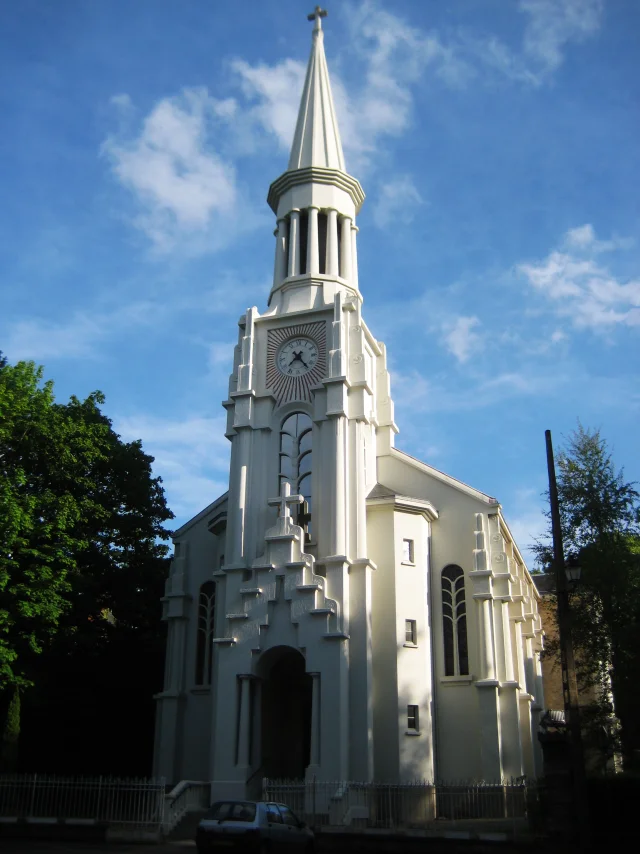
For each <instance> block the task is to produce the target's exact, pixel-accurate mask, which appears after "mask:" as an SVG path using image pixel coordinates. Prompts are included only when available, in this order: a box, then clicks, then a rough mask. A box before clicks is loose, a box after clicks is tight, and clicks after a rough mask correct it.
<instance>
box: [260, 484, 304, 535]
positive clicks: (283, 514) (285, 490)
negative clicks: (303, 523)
mask: <svg viewBox="0 0 640 854" xmlns="http://www.w3.org/2000/svg"><path fill="white" fill-rule="evenodd" d="M303 502H304V498H303V497H302V495H291V484H289V483H288V482H287V481H286V480H283V481H282V486H281V487H280V495H279V497H278V498H269V499H268V500H267V504H268V505H269V507H277V508H278V515H279V516H280V518H281V519H284V521H285V524H286V522H287V520H290V519H291V506H292V505H293V504H302V503H303Z"/></svg>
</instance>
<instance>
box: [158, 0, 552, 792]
mask: <svg viewBox="0 0 640 854" xmlns="http://www.w3.org/2000/svg"><path fill="white" fill-rule="evenodd" d="M323 35H324V34H323V31H322V28H321V19H320V17H319V15H318V14H316V18H315V28H314V32H313V44H312V50H311V56H310V59H309V66H308V69H307V75H306V79H305V83H304V88H303V93H302V99H301V104H300V112H299V116H298V122H297V126H296V130H295V135H294V140H293V145H292V149H291V156H290V160H289V165H288V168H287V170H286V171H285V172H284V173H283V174H282V175H281V176H280V177H279V178H278V179H277V180H276V181H274V182H273V184H272V185H271V187H270V189H269V194H268V202H269V205H270V206H271V209H272V210H273V212H274V214H275V217H276V221H277V228H276V249H275V270H274V279H273V288H272V290H271V293H270V295H269V300H268V305H267V308H266V310H265V311H264V312H262V313H260V312H259V311H258V309H257V308H255V307H254V308H250V309H248V311H247V312H246V314H245V315H244V316H243V317H241V318H240V320H239V331H238V344H237V346H236V347H235V352H234V361H233V371H232V374H231V377H230V382H229V395H228V399H227V400H226V401H225V402H224V404H223V405H224V406H225V408H226V411H227V419H228V420H227V432H226V435H227V437H228V438H229V440H230V442H231V464H230V474H229V490H228V492H227V493H226V494H224V495H222V496H221V497H220V498H218V499H217V500H216V501H214V502H213V503H212V504H210V505H209V506H208V507H206V508H205V509H204V510H203V511H202V512H201V513H199V514H198V515H197V516H196V517H195V518H193V519H192V520H191V521H190V522H188V523H187V524H186V525H184V526H183V527H182V528H180V529H179V530H178V531H177V532H176V534H175V537H174V542H175V555H174V558H173V561H172V564H171V570H170V576H169V578H168V580H167V584H166V594H165V596H164V599H163V608H164V617H165V619H166V620H167V622H168V641H167V657H166V669H165V683H164V688H163V691H162V692H161V693H160V694H159V695H157V697H156V701H157V717H156V734H155V757H154V765H155V767H154V773H155V774H157V775H161V776H164V777H165V778H166V779H167V780H168V781H170V782H174V783H175V782H178V781H179V780H183V779H190V780H208V781H211V782H212V793H213V796H214V797H217V796H219V795H224V796H227V797H228V796H237V797H244V796H246V795H247V794H248V793H249V792H251V791H253V790H254V788H255V781H256V780H259V779H260V778H262V777H265V776H266V777H271V778H296V779H301V778H305V777H306V778H309V777H311V776H315V777H316V779H319V780H334V781H338V780H341V781H348V780H360V781H368V780H374V779H375V780H382V781H390V782H399V781H406V780H415V779H418V778H423V779H428V780H434V779H439V780H461V779H466V780H491V781H497V780H501V779H504V778H505V777H519V776H522V775H527V776H529V777H535V776H537V775H538V774H539V773H540V772H541V757H540V753H539V747H538V740H537V737H536V732H537V721H538V718H539V716H540V715H541V713H542V709H543V695H542V673H541V667H540V651H541V648H542V627H541V621H540V617H539V614H538V598H539V597H538V594H537V592H536V589H535V586H534V584H533V582H532V580H531V577H530V575H529V572H528V570H527V568H526V566H525V563H524V561H523V559H522V556H521V554H520V552H519V550H518V547H517V545H516V543H515V542H514V540H513V537H512V536H511V533H510V531H509V528H508V526H507V523H506V522H505V519H504V517H503V513H502V508H501V506H500V504H499V503H498V501H497V500H496V499H494V498H492V497H490V496H489V495H486V494H485V493H483V492H481V491H479V490H477V489H474V488H472V487H470V486H467V485H465V484H463V483H461V482H460V481H457V480H455V479H454V478H452V477H449V476H448V475H446V474H443V473H442V472H439V471H437V470H436V469H434V468H432V467H431V466H429V465H427V464H426V463H423V462H421V461H419V460H417V459H414V458H413V457H411V456H409V455H408V454H406V453H404V452H402V451H400V450H398V449H397V448H395V446H394V439H395V435H396V433H397V432H398V428H397V427H396V424H395V422H394V411H393V402H392V398H391V389H390V380H389V373H388V370H387V362H386V352H385V347H384V344H382V343H381V342H380V341H378V340H377V339H376V338H375V337H374V335H373V334H372V332H371V331H370V330H369V327H368V326H367V324H366V322H365V320H364V317H363V312H362V302H363V300H362V294H361V289H360V284H359V282H358V262H357V253H356V236H357V227H356V217H357V214H358V212H359V210H360V208H361V205H362V203H363V201H364V193H363V190H362V188H361V186H360V184H359V183H358V181H357V180H356V179H355V178H353V177H352V176H351V175H349V174H348V172H347V171H346V169H345V164H344V157H343V152H342V145H341V141H340V135H339V131H338V125H337V121H336V116H335V110H334V105H333V100H332V96H331V88H330V83H329V75H328V70H327V65H326V59H325V54H324V46H323ZM363 289H364V290H366V288H363Z"/></svg>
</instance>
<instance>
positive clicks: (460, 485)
mask: <svg viewBox="0 0 640 854" xmlns="http://www.w3.org/2000/svg"><path fill="white" fill-rule="evenodd" d="M391 456H393V457H396V458H399V459H401V460H402V461H403V462H406V463H408V464H409V465H410V466H412V467H413V468H416V469H420V470H421V471H423V472H425V473H426V474H430V475H431V476H432V477H435V478H436V480H439V481H442V483H447V484H448V485H449V486H452V487H453V488H454V489H457V490H459V491H460V492H465V493H466V494H467V495H470V496H472V497H473V498H478V499H480V501H483V502H484V503H486V504H492V505H495V506H496V507H497V506H499V504H500V502H499V501H498V499H497V498H494V497H493V496H492V495H487V493H486V492H481V491H480V490H479V489H476V488H475V487H473V486H469V484H467V483H464V482H463V481H462V480H458V479H457V478H455V477H451V475H449V474H445V473H444V472H442V471H440V470H439V469H436V468H434V467H433V466H430V465H428V464H427V463H423V462H422V460H418V459H416V457H412V456H411V454H407V452H406V451H401V450H400V449H399V448H391Z"/></svg>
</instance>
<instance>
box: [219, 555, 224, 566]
mask: <svg viewBox="0 0 640 854" xmlns="http://www.w3.org/2000/svg"><path fill="white" fill-rule="evenodd" d="M223 566H224V555H220V569H222V567H223Z"/></svg>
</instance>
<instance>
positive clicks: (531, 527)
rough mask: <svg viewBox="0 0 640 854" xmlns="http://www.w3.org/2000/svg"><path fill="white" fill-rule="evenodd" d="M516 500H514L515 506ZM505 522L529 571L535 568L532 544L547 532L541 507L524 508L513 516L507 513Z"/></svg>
mask: <svg viewBox="0 0 640 854" xmlns="http://www.w3.org/2000/svg"><path fill="white" fill-rule="evenodd" d="M517 504H518V502H517V501H516V506H517ZM506 519H507V524H508V525H509V529H510V531H511V533H512V534H513V538H514V540H515V541H516V543H517V544H518V548H519V549H520V551H521V552H522V555H523V557H524V559H525V561H526V564H527V567H528V568H529V571H530V572H531V571H532V570H533V569H535V568H536V566H535V555H534V552H533V550H532V548H531V547H532V546H533V545H534V544H535V543H536V541H537V540H539V539H544V537H545V534H546V533H547V524H548V523H547V519H546V517H545V515H544V513H543V511H542V508H541V507H537V508H535V507H531V508H529V509H525V510H523V511H522V512H520V513H516V514H515V515H514V516H510V515H509V514H508V513H507V516H506Z"/></svg>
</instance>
